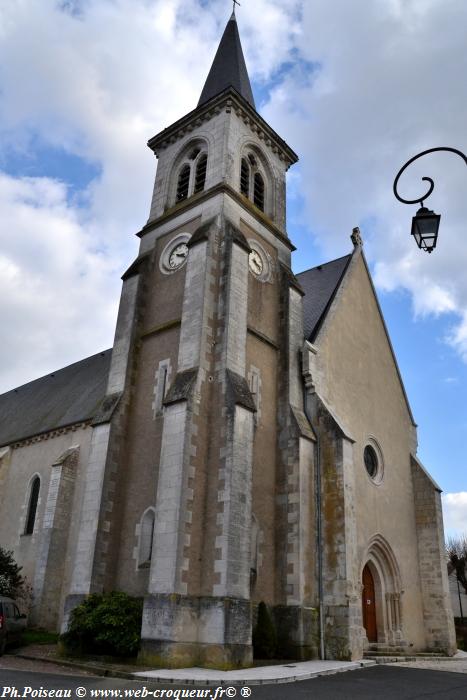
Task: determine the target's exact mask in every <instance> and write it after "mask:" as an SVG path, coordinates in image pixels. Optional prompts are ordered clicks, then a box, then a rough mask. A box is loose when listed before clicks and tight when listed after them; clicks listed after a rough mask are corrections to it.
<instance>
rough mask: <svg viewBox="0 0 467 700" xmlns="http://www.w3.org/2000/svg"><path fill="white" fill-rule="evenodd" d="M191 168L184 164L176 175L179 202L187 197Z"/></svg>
mask: <svg viewBox="0 0 467 700" xmlns="http://www.w3.org/2000/svg"><path fill="white" fill-rule="evenodd" d="M190 173H191V168H190V166H189V165H184V166H183V168H182V169H181V171H180V175H179V176H178V185H177V202H181V201H183V200H184V199H186V198H187V197H188V187H189V186H190Z"/></svg>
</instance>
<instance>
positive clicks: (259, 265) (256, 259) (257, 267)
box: [249, 250, 264, 276]
mask: <svg viewBox="0 0 467 700" xmlns="http://www.w3.org/2000/svg"><path fill="white" fill-rule="evenodd" d="M249 265H250V270H251V271H252V273H253V274H254V275H256V276H259V275H261V273H262V272H263V267H264V266H263V259H262V257H261V255H260V254H259V253H258V251H257V250H252V251H251V253H250V257H249Z"/></svg>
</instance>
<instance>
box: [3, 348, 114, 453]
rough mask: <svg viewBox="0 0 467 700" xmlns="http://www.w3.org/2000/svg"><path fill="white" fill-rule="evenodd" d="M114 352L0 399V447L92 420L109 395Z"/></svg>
mask: <svg viewBox="0 0 467 700" xmlns="http://www.w3.org/2000/svg"><path fill="white" fill-rule="evenodd" d="M111 356H112V351H111V350H106V351H105V352H100V353H98V354H97V355H93V356H92V357H88V358H86V359H85V360H81V361H80V362H75V363H74V364H72V365H69V366H68V367H65V368H64V369H60V370H58V371H57V372H53V373H52V374H49V375H47V376H46V377H41V378H40V379H36V380H34V381H33V382H29V383H28V384H24V385H23V386H20V387H18V388H17V389H12V390H11V391H8V392H7V393H6V394H2V395H0V447H1V446H4V445H9V444H11V443H13V442H18V441H19V440H24V439H26V438H28V437H32V436H33V435H40V434H41V433H46V432H49V431H50V430H55V429H57V428H64V427H66V426H68V425H73V424H75V423H81V422H82V421H86V420H89V419H91V418H92V417H93V416H94V414H95V412H96V411H97V409H98V407H99V404H100V403H101V401H102V399H103V398H104V395H105V390H106V386H107V377H108V374H109V367H110V359H111Z"/></svg>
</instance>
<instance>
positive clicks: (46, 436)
mask: <svg viewBox="0 0 467 700" xmlns="http://www.w3.org/2000/svg"><path fill="white" fill-rule="evenodd" d="M91 420H92V419H90V420H87V421H81V422H80V423H73V424H71V425H65V426H63V427H62V428H55V429H54V430H49V431H48V432H46V433H40V434H39V435H31V436H30V437H27V438H23V439H22V440H18V441H16V442H11V443H10V448H11V449H12V450H16V449H18V448H19V447H26V446H27V445H33V444H34V443H36V442H44V441H45V440H50V439H52V438H55V437H58V436H59V435H65V434H66V433H74V432H76V431H77V430H80V429H81V428H87V427H89V426H90V425H91Z"/></svg>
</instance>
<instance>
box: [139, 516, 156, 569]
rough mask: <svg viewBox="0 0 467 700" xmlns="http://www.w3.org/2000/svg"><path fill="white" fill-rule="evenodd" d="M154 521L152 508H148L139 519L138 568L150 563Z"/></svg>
mask: <svg viewBox="0 0 467 700" xmlns="http://www.w3.org/2000/svg"><path fill="white" fill-rule="evenodd" d="M154 520H155V516H154V510H153V508H148V510H147V511H146V512H145V513H144V515H143V517H142V519H141V529H140V536H139V552H138V566H148V565H149V563H150V561H151V557H152V546H153V542H154Z"/></svg>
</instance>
